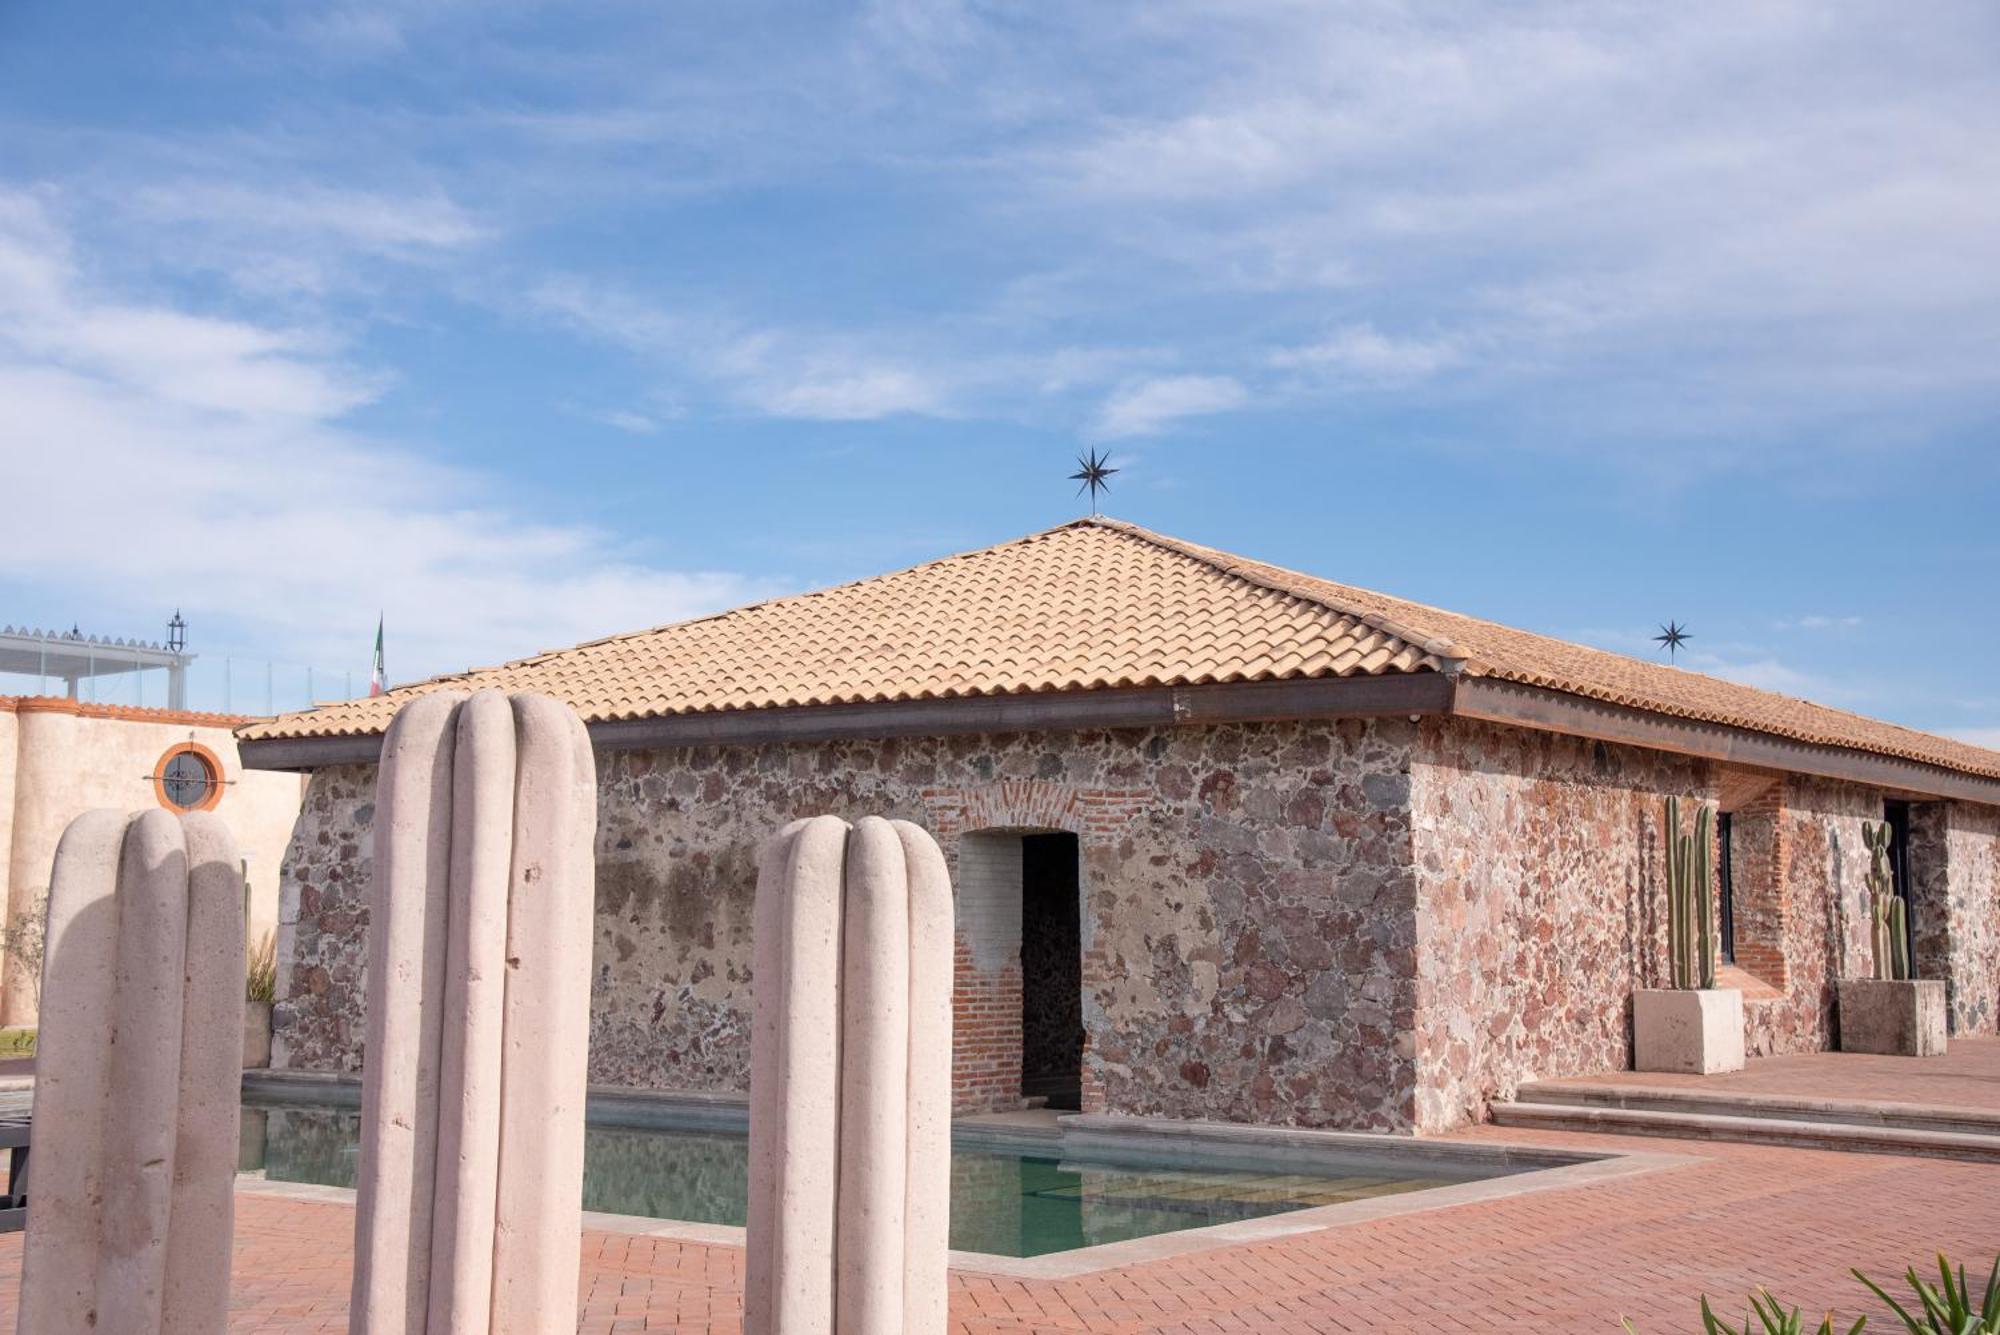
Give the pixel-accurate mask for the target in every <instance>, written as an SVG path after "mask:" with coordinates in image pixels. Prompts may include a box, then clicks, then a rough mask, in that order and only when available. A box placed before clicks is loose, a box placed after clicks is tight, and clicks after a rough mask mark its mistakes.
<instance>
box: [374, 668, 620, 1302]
mask: <svg viewBox="0 0 2000 1335" xmlns="http://www.w3.org/2000/svg"><path fill="white" fill-rule="evenodd" d="M377 782H378V791H377V795H376V814H375V884H374V895H373V901H372V907H371V919H370V925H369V957H368V1048H367V1052H368V1060H367V1064H366V1067H365V1072H364V1076H363V1082H362V1144H361V1173H360V1180H359V1183H358V1192H357V1200H356V1205H357V1216H356V1220H355V1269H354V1294H353V1301H352V1303H351V1305H350V1312H351V1316H350V1318H349V1329H350V1330H352V1331H354V1332H356V1333H357V1335H361V1333H363V1332H365V1333H366V1335H446V1333H447V1332H451V1333H453V1335H457V1333H460V1332H463V1333H465V1335H483V1333H484V1332H489V1331H490V1332H495V1335H498V1333H499V1332H507V1333H509V1335H526V1333H527V1332H541V1331H556V1330H574V1329H575V1328H576V1275H577V1261H578V1246H579V1232H580V1229H581V1224H582V1219H581V1216H582V1194H583V1111H584V1107H583V1105H584V1087H585V1079H586V1071H585V1058H586V1053H587V1049H588V1044H589V1022H590V952H591V934H592V924H593V897H594V895H593V891H594V880H595V877H594V871H593V858H592V847H593V838H594V835H595V831H596V825H597V783H596V766H595V763H594V761H593V759H592V756H591V750H590V738H589V736H588V734H586V733H585V731H584V728H583V724H582V722H581V721H580V720H579V719H578V718H577V716H576V714H575V713H574V711H572V710H571V709H570V708H569V707H568V706H567V705H563V704H561V703H559V702H557V701H555V700H552V699H550V698H548V697H546V696H540V695H515V696H511V697H510V696H507V695H503V694H501V693H500V692H498V691H491V690H488V691H480V692H478V693H477V694H474V695H472V696H470V697H467V696H465V695H463V694H459V693H456V692H438V693H436V694H432V695H426V696H423V697H420V698H419V699H417V700H414V701H412V702H411V703H410V704H408V705H406V706H404V707H403V708H402V709H401V710H400V711H399V712H398V713H397V715H396V717H395V720H394V721H393V722H392V723H391V724H390V725H389V732H388V735H387V736H386V737H385V738H384V739H383V742H382V762H381V771H380V778H379V779H378V781H377Z"/></svg>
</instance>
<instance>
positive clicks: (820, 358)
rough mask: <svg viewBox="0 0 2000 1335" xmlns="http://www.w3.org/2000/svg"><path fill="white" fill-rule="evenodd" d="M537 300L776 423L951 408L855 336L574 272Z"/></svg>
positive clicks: (924, 382) (939, 385)
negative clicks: (756, 323)
mask: <svg viewBox="0 0 2000 1335" xmlns="http://www.w3.org/2000/svg"><path fill="white" fill-rule="evenodd" d="M531 300H532V302H533V303H534V305H535V306H536V307H538V308H539V309H541V310H542V311H544V312H546V313H548V314H551V315H554V316H556V317H558V318H560V319H562V320H564V321H565V322H567V323H568V324H569V325H571V326H572V327H573V328H575V329H578V330H580V331H582V332H585V333H587V334H590V335H592V336H593V337H596V338H600V339H604V340H606V341H609V342H611V343H614V344H616V345H618V346H620V347H622V348H624V349H625V350H626V351H628V352H632V353H635V354H638V355H639V356H641V357H642V358H645V359H648V360H649V361H651V362H652V363H653V364H655V365H657V366H659V367H660V368H661V369H662V370H663V371H666V372H667V373H669V374H671V375H674V376H678V377H683V378H686V379H690V380H693V381H696V382H701V383H706V384H708V385H711V386H714V387H716V388H717V389H719V390H720V392H721V394H722V396H723V397H724V399H725V400H726V401H727V402H729V403H732V404H734V405H736V406H738V407H743V408H749V409H751V410H754V411H756V412H759V413H764V414H767V415H769V416H772V417H790V418H805V419H814V420H820V421H842V422H851V421H872V420H875V419H877V418H883V417H892V416H896V415H898V414H904V413H910V414H918V415H924V416H949V415H951V412H952V406H951V394H950V388H949V386H948V385H947V384H945V383H944V382H943V381H942V380H940V379H939V378H938V377H937V376H935V375H934V374H932V373H930V372H928V371H927V370H925V369H924V368H922V367H921V366H919V365H917V364H916V363H915V362H914V361H906V360H903V359H899V358H898V357H896V356H895V355H894V354H893V353H874V352H870V351H868V350H867V349H865V348H862V347H858V346H856V345H855V344H856V340H854V339H852V338H843V337H839V336H832V335H816V334H811V333H806V332H802V331H793V330H778V329H769V328H754V327H748V326H744V325H742V324H739V323H736V322H734V321H730V320H726V319H722V318H719V317H713V316H705V317H697V316H691V315H681V314H677V313H673V312H670V311H665V310H661V309H659V308H657V307H655V306H652V305H649V304H647V303H645V302H643V301H640V300H637V299H635V298H633V297H632V296H630V295H628V294H625V293H619V292H612V291H609V290H607V289H605V288H603V287H602V286H601V285H598V284H594V283H591V282H587V281H585V280H582V279H579V278H576V277H574V276H568V275H564V276H558V277H553V278H550V279H548V280H547V281H545V282H543V283H541V284H540V285H539V286H538V287H537V288H536V289H535V290H534V292H533V293H532V294H531Z"/></svg>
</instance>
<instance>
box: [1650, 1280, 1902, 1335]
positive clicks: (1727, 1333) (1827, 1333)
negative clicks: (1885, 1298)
mask: <svg viewBox="0 0 2000 1335" xmlns="http://www.w3.org/2000/svg"><path fill="white" fill-rule="evenodd" d="M1752 1315H1755V1316H1756V1318H1757V1324H1756V1325H1754V1326H1753V1325H1751V1324H1750V1318H1751V1316H1752ZM1867 1324H1868V1318H1867V1317H1865V1316H1864V1317H1861V1318H1860V1319H1858V1320H1857V1321H1855V1323H1854V1324H1853V1325H1851V1326H1849V1327H1848V1328H1847V1335H1855V1332H1857V1331H1859V1330H1860V1329H1861V1328H1862V1327H1863V1326H1865V1325H1867ZM1701 1328H1702V1330H1703V1331H1704V1332H1705V1333H1706V1335H1759V1332H1761V1335H1805V1330H1806V1320H1805V1318H1804V1317H1803V1316H1801V1315H1800V1314H1799V1309H1798V1308H1796V1307H1794V1308H1791V1309H1790V1310H1789V1311H1788V1310H1786V1308H1785V1305H1784V1304H1783V1303H1780V1302H1779V1301H1778V1300H1777V1299H1776V1298H1773V1297H1772V1296H1771V1291H1770V1290H1769V1289H1759V1290H1757V1291H1756V1292H1755V1293H1753V1294H1751V1295H1750V1311H1749V1312H1746V1313H1744V1316H1743V1324H1742V1325H1740V1326H1732V1325H1730V1324H1729V1323H1728V1322H1727V1321H1724V1320H1723V1319H1722V1318H1721V1317H1719V1316H1717V1315H1716V1314H1715V1310H1714V1309H1713V1308H1711V1307H1710V1306H1709V1305H1708V1296H1707V1295H1706V1294H1703V1295H1702V1299H1701ZM1625 1329H1626V1330H1627V1331H1630V1332H1631V1333H1632V1335H1638V1331H1637V1329H1636V1328H1635V1327H1634V1326H1633V1325H1632V1323H1631V1322H1630V1321H1627V1322H1625ZM1813 1335H1840V1332H1839V1331H1837V1330H1836V1329H1835V1328H1834V1324H1833V1313H1831V1312H1828V1313H1827V1314H1826V1315H1825V1316H1823V1317H1821V1318H1820V1323H1819V1324H1818V1325H1817V1326H1815V1327H1813Z"/></svg>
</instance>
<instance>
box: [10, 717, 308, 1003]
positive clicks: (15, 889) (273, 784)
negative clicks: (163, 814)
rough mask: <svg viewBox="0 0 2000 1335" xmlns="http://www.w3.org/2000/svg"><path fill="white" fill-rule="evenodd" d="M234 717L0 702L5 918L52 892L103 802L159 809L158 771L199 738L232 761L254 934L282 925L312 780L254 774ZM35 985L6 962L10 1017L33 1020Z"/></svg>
mask: <svg viewBox="0 0 2000 1335" xmlns="http://www.w3.org/2000/svg"><path fill="white" fill-rule="evenodd" d="M233 722H234V720H225V719H221V718H218V717H216V716H206V715H198V714H176V713H170V712H168V711H166V710H138V709H122V708H106V707H98V706H92V705H87V704H85V705H79V704H77V702H75V701H69V700H44V699H23V700H8V701H4V702H0V852H4V854H5V859H4V863H0V867H4V870H5V873H6V884H5V895H4V900H0V902H4V903H5V905H6V915H7V921H9V922H11V921H12V920H13V919H14V917H15V916H16V915H18V914H22V913H26V912H28V911H30V910H31V909H32V908H34V907H35V906H36V905H37V904H38V903H39V902H40V900H41V898H42V896H43V895H44V894H46V892H47V890H48V884H49V869H50V866H51V865H52V864H53V862H54V859H55V850H56V843H57V841H58V840H59V839H61V837H62V832H63V830H64V829H65V828H66V827H67V826H68V825H69V823H70V821H72V820H74V819H75V818H76V817H77V816H78V815H80V814H82V813H83V812H85V811H90V810H93V809H96V808H100V807H109V808H113V809H116V810H120V811H143V810H146V809H148V808H151V807H154V806H158V805H159V804H160V803H159V797H158V794H157V790H156V788H155V785H154V783H153V779H152V775H153V771H154V768H155V766H157V765H158V764H159V762H160V758H161V757H162V756H163V755H164V754H165V753H166V752H167V751H168V750H169V749H170V748H172V747H174V746H176V745H179V744H181V743H184V742H189V741H193V742H195V743H198V744H199V745H201V746H204V747H206V748H208V750H209V751H211V752H213V753H214V755H215V757H216V759H217V760H218V761H219V762H220V763H221V766H222V778H223V781H224V787H223V790H222V798H221V800H220V801H219V802H218V803H217V804H216V806H215V807H214V808H213V809H214V811H215V812H216V814H217V815H219V816H221V817H222V818H223V820H224V821H226V822H228V825H229V829H230V832H231V833H232V834H234V835H235V837H236V844H237V848H238V850H239V851H240V852H241V853H242V855H243V857H244V858H245V859H246V860H247V862H248V863H249V868H248V871H249V878H250V942H251V943H252V944H254V943H255V942H256V941H258V940H260V939H261V938H262V936H263V934H264V933H265V932H269V931H274V930H275V929H276V927H277V921H278V875H279V867H280V864H281V862H282V861H283V858H284V852H285V845H286V843H287V841H288V840H289V839H290V838H291V832H292V825H293V823H294V822H295V821H296V820H297V818H298V811H299V798H300V794H301V792H302V791H303V781H302V780H301V779H300V778H299V776H297V775H293V774H274V773H267V772H263V771H245V770H244V768H243V766H242V764H241V762H240V761H239V760H238V759H237V755H236V739H235V737H234V735H233V734H232V733H231V732H230V724H231V723H233ZM34 990H35V989H34V984H33V980H32V979H31V978H30V977H28V976H27V975H26V973H25V971H22V970H17V969H9V968H7V967H6V966H5V964H4V963H0V1020H4V1022H5V1023H7V1024H32V1023H33V1022H34Z"/></svg>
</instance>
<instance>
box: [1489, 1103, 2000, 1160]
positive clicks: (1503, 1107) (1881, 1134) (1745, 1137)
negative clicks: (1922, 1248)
mask: <svg viewBox="0 0 2000 1335" xmlns="http://www.w3.org/2000/svg"><path fill="white" fill-rule="evenodd" d="M1493 1120H1494V1122H1495V1123H1497V1124H1498V1125H1500V1126H1510V1127H1531V1128H1535V1129H1537V1130H1544V1131H1585V1132H1597V1133H1600V1134H1606V1135H1624V1136H1669V1137H1673V1138H1674V1139H1677V1140H1730V1141H1743V1142H1747V1143H1751V1144H1762V1145H1788V1146H1793V1147H1796V1148H1801V1149H1821V1150H1845V1151H1849V1152H1855V1153H1863V1154H1913V1155H1920V1156H1923V1157H1926V1158H1939V1159H1963V1160H1969V1161H1972V1162H1976V1163H2000V1135H1980V1134H1971V1133H1967V1132H1963V1131H1936V1130H1925V1129H1919V1128H1912V1127H1898V1126H1883V1125H1879V1124H1877V1125H1856V1124H1852V1123H1846V1122H1824V1121H1804V1120H1799V1119H1794V1118H1785V1117H1769V1116H1754V1117H1743V1116H1732V1115H1729V1114H1725V1113H1715V1112H1660V1111H1654V1110H1650V1109H1643V1108H1616V1107H1599V1106H1595V1105H1591V1104H1585V1103H1535V1102H1524V1101H1519V1100H1517V1101H1515V1102H1512V1103H1496V1104H1494V1105H1493Z"/></svg>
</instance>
